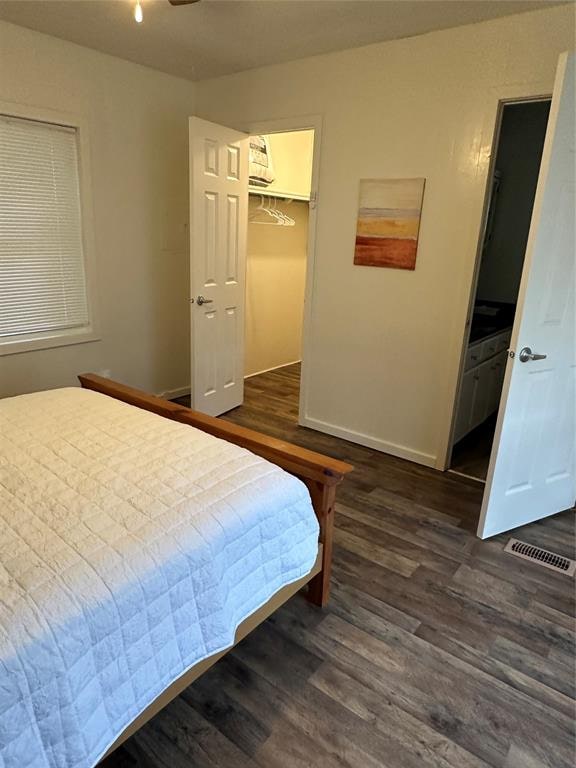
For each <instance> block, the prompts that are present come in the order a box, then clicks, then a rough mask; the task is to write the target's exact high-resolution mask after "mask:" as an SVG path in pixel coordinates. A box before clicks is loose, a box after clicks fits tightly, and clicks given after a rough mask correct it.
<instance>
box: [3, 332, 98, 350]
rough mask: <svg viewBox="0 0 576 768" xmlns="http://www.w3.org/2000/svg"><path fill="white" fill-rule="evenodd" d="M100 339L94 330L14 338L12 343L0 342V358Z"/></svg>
mask: <svg viewBox="0 0 576 768" xmlns="http://www.w3.org/2000/svg"><path fill="white" fill-rule="evenodd" d="M100 340H101V337H100V335H99V334H98V333H96V331H95V330H94V329H91V328H80V329H78V330H77V331H62V332H60V333H50V334H46V335H45V336H38V335H35V336H33V337H29V338H22V337H20V338H15V339H14V340H13V341H1V342H0V357H2V356H3V355H17V354H21V353H23V352H34V351H39V350H42V349H52V348H54V347H68V346H72V345H74V344H86V343H87V342H90V341H100Z"/></svg>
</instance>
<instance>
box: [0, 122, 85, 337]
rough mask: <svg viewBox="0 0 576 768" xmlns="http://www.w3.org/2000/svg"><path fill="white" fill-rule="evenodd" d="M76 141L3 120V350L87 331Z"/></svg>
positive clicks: (68, 131)
mask: <svg viewBox="0 0 576 768" xmlns="http://www.w3.org/2000/svg"><path fill="white" fill-rule="evenodd" d="M76 138H77V137H76V129H75V128H68V127H63V126H59V125H52V124H50V123H41V122H36V121H34V120H25V119H22V118H17V117H9V116H4V115H0V344H2V342H4V343H6V342H12V341H16V340H19V339H34V338H37V337H39V336H41V337H43V336H46V335H48V336H50V335H51V333H59V334H61V333H66V331H67V330H68V331H71V332H72V331H73V330H75V329H81V328H86V327H87V326H88V325H89V317H88V300H87V293H86V279H85V271H84V253H83V246H82V217H81V206H80V184H79V173H78V147H77V141H76Z"/></svg>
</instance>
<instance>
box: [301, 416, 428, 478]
mask: <svg viewBox="0 0 576 768" xmlns="http://www.w3.org/2000/svg"><path fill="white" fill-rule="evenodd" d="M298 423H299V424H301V425H302V426H303V427H309V428H310V429H315V430H317V431H318V432H325V433H326V434H327V435H333V436H334V437H341V438H342V439H343V440H349V441H350V442H351V443H358V444H359V445H364V446H366V447H367V448H374V449H375V450H377V451H381V452H382V453H389V454H391V455H392V456H398V457H399V458H400V459H408V461H413V462H415V463H416V464H423V465H424V466H425V467H434V466H435V465H436V456H434V455H433V454H431V453H422V452H421V451H415V450H414V449H412V448H407V447H406V446H404V445H396V443H389V442H387V441H386V440H381V439H380V438H378V437H373V436H372V435H365V434H363V433H362V432H355V431H354V430H352V429H345V428H344V427H338V426H336V425H335V424H329V423H328V422H325V421H320V419H313V418H310V417H309V416H304V417H300V419H299V420H298Z"/></svg>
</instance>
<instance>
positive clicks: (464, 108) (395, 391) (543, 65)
mask: <svg viewBox="0 0 576 768" xmlns="http://www.w3.org/2000/svg"><path fill="white" fill-rule="evenodd" d="M573 46H574V14H573V8H572V7H569V6H564V7H562V6H560V7H554V8H549V9H545V10H544V11H540V12H536V13H530V14H522V15H517V16H512V17H508V18H505V19H500V20H497V21H494V22H488V23H484V24H478V25H473V26H469V27H461V28H458V29H453V30H447V31H443V32H437V33H432V34H429V35H425V36H421V37H415V38H411V39H407V40H399V41H394V42H390V43H384V44H379V45H373V46H369V47H365V48H360V49H356V50H350V51H345V52H341V53H336V54H330V55H325V56H318V57H314V58H310V59H305V60H300V61H297V62H292V63H288V64H282V65H278V66H273V67H265V68H262V69H257V70H252V71H249V72H245V73H241V74H238V75H233V76H229V77H224V78H219V79H215V80H211V81H204V82H201V83H199V84H198V102H197V103H198V112H199V114H201V115H202V116H204V117H206V118H207V119H211V120H215V121H218V122H222V123H225V124H228V125H232V126H235V127H238V128H243V127H248V126H249V125H250V124H254V123H256V122H258V121H264V120H267V119H279V118H286V117H290V116H301V115H306V114H318V113H321V114H322V116H323V135H322V154H321V168H320V183H319V193H320V199H319V205H318V222H317V236H316V243H317V251H316V263H315V272H314V275H313V276H312V280H313V293H312V302H311V308H310V312H311V338H310V347H309V348H310V355H309V357H308V360H307V363H308V366H309V373H310V379H309V381H310V386H309V391H308V392H307V399H306V404H305V413H304V417H305V421H306V423H307V424H309V425H310V426H315V427H317V428H320V429H324V430H326V431H331V432H335V433H338V434H341V435H344V436H347V437H349V438H351V439H353V440H357V441H358V442H363V443H366V444H369V445H373V446H374V447H377V448H380V449H382V450H386V451H389V452H391V453H396V454H399V455H404V456H407V457H410V458H413V459H415V460H417V461H421V462H424V463H428V464H433V463H437V464H442V463H443V459H444V456H445V453H446V450H447V442H448V432H449V420H450V413H451V408H452V403H453V401H454V394H455V387H456V379H457V371H458V363H459V355H460V350H461V344H462V338H463V333H464V322H465V316H466V310H467V304H468V298H469V292H470V284H471V279H472V273H473V269H474V262H475V253H476V246H477V240H478V234H479V224H480V219H481V210H482V205H483V195H484V188H485V183H486V173H487V166H488V159H489V151H490V145H491V140H492V131H493V127H494V121H495V117H496V104H497V101H498V99H500V98H509V97H511V96H518V95H528V94H530V93H533V94H541V93H546V92H549V91H550V89H551V87H552V83H553V78H554V72H555V67H556V61H557V57H558V54H559V53H560V52H561V51H563V50H566V49H568V48H571V47H573ZM416 176H425V177H426V179H427V182H426V192H425V197H424V205H423V213H422V223H421V230H420V243H419V250H418V260H417V264H416V271H415V272H407V271H403V270H390V269H379V268H369V267H355V266H353V263H352V260H353V251H354V233H355V221H356V208H357V199H358V180H359V179H360V178H370V177H371V178H374V177H376V178H378V177H416Z"/></svg>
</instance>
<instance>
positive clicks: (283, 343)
mask: <svg viewBox="0 0 576 768" xmlns="http://www.w3.org/2000/svg"><path fill="white" fill-rule="evenodd" d="M259 204H260V200H259V198H257V197H256V198H254V197H252V196H251V197H250V202H249V212H250V213H251V214H252V213H254V212H255V210H256V208H257V206H258V205H259ZM274 205H275V207H276V208H278V209H279V210H281V211H283V212H284V213H286V214H287V215H288V216H291V217H292V218H293V219H294V221H295V222H296V223H295V225H294V226H293V227H279V226H277V225H270V224H254V223H249V224H248V249H247V250H248V253H247V259H246V346H245V357H244V361H245V364H244V372H245V375H246V376H251V375H253V374H255V373H260V372H261V371H268V370H270V369H271V368H278V367H280V366H282V365H288V363H294V362H296V361H298V360H301V358H302V319H303V314H304V286H305V281H306V256H307V245H308V203H306V202H296V201H294V202H291V203H288V202H285V201H282V200H277V201H275V203H274ZM257 216H258V219H259V220H262V219H263V217H262V214H257Z"/></svg>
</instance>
